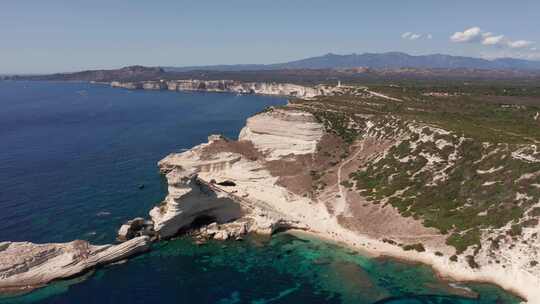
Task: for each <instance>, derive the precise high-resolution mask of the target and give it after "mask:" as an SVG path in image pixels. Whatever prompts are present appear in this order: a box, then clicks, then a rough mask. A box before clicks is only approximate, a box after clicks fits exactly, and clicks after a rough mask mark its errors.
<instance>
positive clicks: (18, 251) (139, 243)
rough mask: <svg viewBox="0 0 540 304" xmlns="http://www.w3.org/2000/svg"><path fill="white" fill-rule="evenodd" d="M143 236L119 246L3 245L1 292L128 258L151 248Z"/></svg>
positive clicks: (27, 287)
mask: <svg viewBox="0 0 540 304" xmlns="http://www.w3.org/2000/svg"><path fill="white" fill-rule="evenodd" d="M149 245H150V239H149V237H147V236H141V237H137V238H134V239H131V240H129V241H127V242H124V243H122V244H119V245H102V246H95V245H91V244H89V243H88V242H86V241H81V240H77V241H73V242H69V243H54V244H34V243H29V242H3V243H0V291H2V292H20V291H25V290H26V291H27V290H32V289H34V288H37V287H41V286H43V285H45V284H47V283H49V282H51V281H53V280H56V279H62V278H68V277H71V276H74V275H77V274H79V273H82V272H84V271H87V270H89V269H92V268H94V267H96V266H100V265H105V264H109V263H113V262H116V261H120V260H123V259H126V258H128V257H130V256H132V255H134V254H137V253H141V252H144V251H146V250H148V249H149Z"/></svg>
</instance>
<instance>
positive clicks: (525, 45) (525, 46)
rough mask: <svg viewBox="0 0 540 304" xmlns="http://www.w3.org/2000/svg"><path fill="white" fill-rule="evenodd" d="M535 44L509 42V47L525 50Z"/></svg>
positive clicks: (522, 41) (524, 41)
mask: <svg viewBox="0 0 540 304" xmlns="http://www.w3.org/2000/svg"><path fill="white" fill-rule="evenodd" d="M533 44H534V42H532V41H528V40H517V41H508V46H509V47H510V48H512V49H523V48H527V47H529V46H531V45H533Z"/></svg>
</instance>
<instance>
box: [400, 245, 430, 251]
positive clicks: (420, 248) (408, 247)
mask: <svg viewBox="0 0 540 304" xmlns="http://www.w3.org/2000/svg"><path fill="white" fill-rule="evenodd" d="M403 250H405V251H410V250H416V251H418V252H424V251H426V248H424V245H422V243H418V244H411V245H404V246H403Z"/></svg>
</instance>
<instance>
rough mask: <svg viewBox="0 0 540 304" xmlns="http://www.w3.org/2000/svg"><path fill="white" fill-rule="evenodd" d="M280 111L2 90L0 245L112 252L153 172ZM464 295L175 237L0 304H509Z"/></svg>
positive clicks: (264, 248)
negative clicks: (170, 157) (62, 245)
mask: <svg viewBox="0 0 540 304" xmlns="http://www.w3.org/2000/svg"><path fill="white" fill-rule="evenodd" d="M285 102H286V100H285V99H282V98H274V97H266V96H236V95H233V94H217V93H216V94H214V93H178V92H157V91H127V90H121V89H112V88H109V87H108V86H104V85H92V84H86V83H55V82H7V81H6V82H0V241H8V240H9V241H32V242H65V241H70V240H73V239H85V240H89V241H91V242H92V243H96V244H103V243H108V242H114V238H115V234H116V231H117V229H118V227H119V226H120V225H121V223H122V222H124V221H125V220H127V219H130V218H133V217H136V216H145V215H146V214H147V212H148V210H149V209H150V208H151V207H152V206H153V205H155V204H156V203H158V202H159V201H160V200H161V199H162V198H163V197H164V196H165V190H166V189H165V186H164V180H163V178H162V177H161V176H160V175H159V173H158V170H157V166H156V163H157V161H158V160H159V159H161V158H163V157H164V156H165V155H167V154H168V153H171V152H178V151H181V150H182V149H188V148H190V147H192V146H194V145H196V144H199V143H201V142H205V141H206V137H207V136H208V135H209V134H212V133H222V134H224V135H226V136H228V137H231V138H236V136H237V135H238V133H239V131H240V129H241V127H242V126H243V125H244V122H245V119H246V118H247V117H249V116H251V115H253V114H254V113H257V112H259V111H261V110H263V109H264V108H265V107H267V106H271V105H280V104H284V103H285ZM141 184H144V186H145V187H144V188H143V189H139V185H141ZM464 286H465V285H464ZM466 286H467V287H468V288H471V289H473V290H474V291H476V292H477V293H478V294H479V297H478V298H475V299H470V298H462V297H459V296H456V295H452V292H451V290H450V289H449V288H448V286H447V284H446V283H444V282H440V281H439V280H438V279H437V278H436V277H435V275H434V273H433V272H432V271H431V270H430V268H428V267H426V266H422V265H413V264H406V263H402V262H398V261H394V260H388V259H370V258H367V257H364V256H362V255H359V254H358V253H355V252H351V251H349V250H348V249H345V248H341V247H338V246H336V245H333V244H329V243H325V242H323V241H320V240H317V239H312V238H306V237H299V236H293V235H289V234H278V235H276V236H274V237H272V238H270V239H265V238H260V237H256V236H253V237H250V238H247V239H246V240H245V241H242V242H235V241H227V242H210V243H208V244H206V245H203V246H199V245H196V244H195V243H194V242H192V240H190V239H189V238H187V237H182V238H178V239H175V240H170V241H166V242H161V243H158V244H155V245H154V246H153V248H152V251H150V252H149V253H147V254H143V255H139V256H137V257H135V258H133V259H131V260H129V261H128V262H127V263H123V264H118V265H110V266H107V267H104V268H100V269H97V270H95V271H92V272H89V273H86V274H85V275H83V276H81V277H77V278H72V279H70V280H64V281H58V282H55V283H53V284H51V285H49V286H48V287H45V288H42V289H39V290H37V291H35V292H32V293H30V294H26V295H23V296H18V297H0V303H220V304H226V303H227V304H228V303H253V304H263V303H445V304H450V303H517V302H519V301H518V299H517V298H515V297H513V296H512V295H510V294H508V293H505V292H504V291H502V290H501V289H499V288H497V287H495V286H492V285H475V284H473V285H470V284H467V285H466Z"/></svg>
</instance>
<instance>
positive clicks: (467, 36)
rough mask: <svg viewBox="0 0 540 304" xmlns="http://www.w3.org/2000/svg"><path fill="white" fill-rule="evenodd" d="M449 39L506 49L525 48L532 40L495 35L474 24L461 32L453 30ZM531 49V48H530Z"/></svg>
mask: <svg viewBox="0 0 540 304" xmlns="http://www.w3.org/2000/svg"><path fill="white" fill-rule="evenodd" d="M450 41H452V42H456V43H464V42H468V43H478V42H479V43H481V44H482V45H485V46H494V47H498V48H506V49H527V48H530V47H531V46H532V45H533V44H534V42H533V41H528V40H515V41H514V40H511V39H509V38H507V37H506V36H505V35H495V34H494V33H492V32H487V31H484V30H482V29H481V28H480V27H478V26H475V27H471V28H468V29H466V30H464V31H463V32H455V33H454V34H453V35H452V36H450ZM530 50H531V51H533V50H532V49H530Z"/></svg>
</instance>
